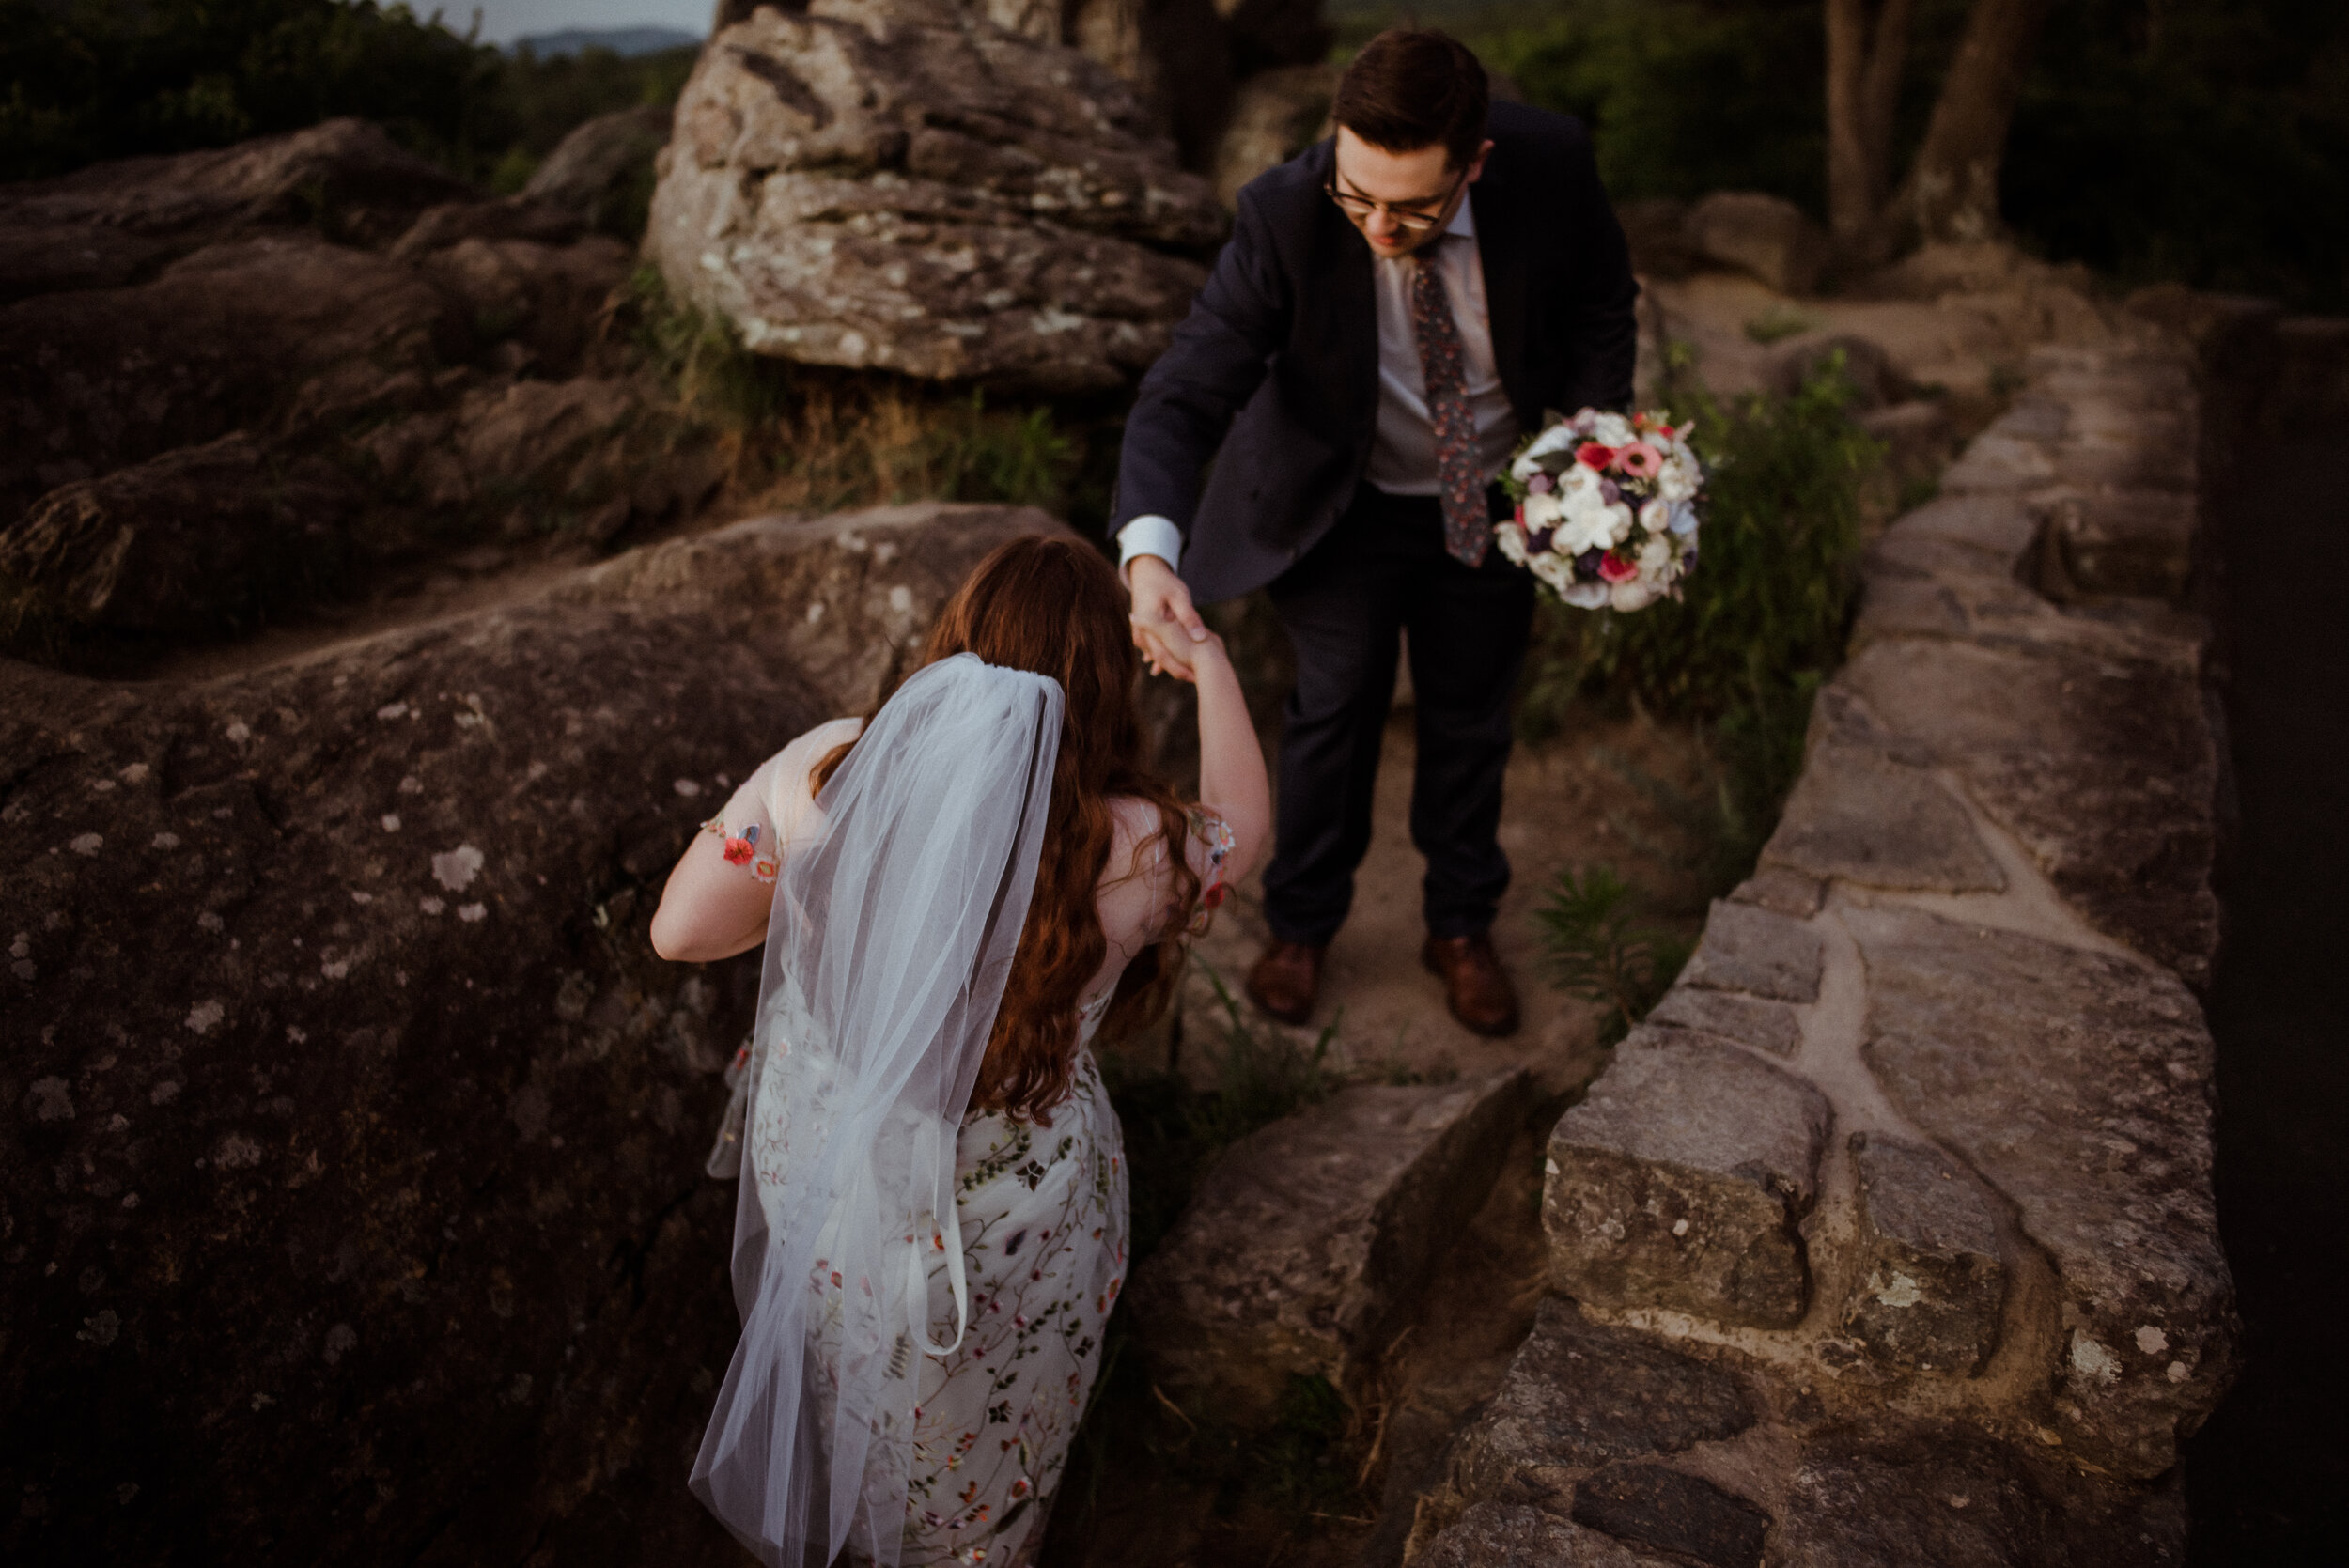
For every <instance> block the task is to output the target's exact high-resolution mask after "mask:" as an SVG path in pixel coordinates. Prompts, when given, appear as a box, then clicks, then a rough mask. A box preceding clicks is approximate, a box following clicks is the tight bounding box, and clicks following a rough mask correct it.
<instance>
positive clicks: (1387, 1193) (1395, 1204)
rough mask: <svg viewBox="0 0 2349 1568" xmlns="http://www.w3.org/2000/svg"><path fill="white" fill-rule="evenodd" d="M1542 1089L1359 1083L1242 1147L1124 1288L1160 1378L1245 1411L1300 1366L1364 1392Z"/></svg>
mask: <svg viewBox="0 0 2349 1568" xmlns="http://www.w3.org/2000/svg"><path fill="white" fill-rule="evenodd" d="M1531 1100H1532V1084H1531V1081H1530V1080H1529V1079H1527V1077H1526V1075H1525V1074H1524V1073H1523V1072H1521V1071H1518V1072H1504V1073H1493V1074H1487V1075H1485V1076H1483V1077H1479V1078H1473V1079H1461V1080H1459V1081H1458V1082H1456V1083H1451V1084H1445V1085H1442V1086H1440V1087H1426V1086H1410V1087H1403V1086H1393V1087H1390V1086H1384V1085H1378V1086H1359V1087H1355V1088H1350V1089H1344V1090H1340V1091H1339V1092H1338V1093H1337V1094H1333V1095H1331V1096H1330V1098H1329V1099H1328V1100H1327V1101H1325V1102H1324V1103H1323V1104H1321V1105H1319V1106H1316V1107H1314V1108H1313V1109H1312V1110H1307V1111H1305V1112H1303V1113H1302V1114H1299V1115H1297V1116H1291V1117H1287V1118H1284V1119H1283V1120H1281V1121H1279V1122H1275V1123H1274V1124H1272V1125H1271V1126H1268V1127H1265V1128H1262V1129H1260V1130H1258V1131H1257V1132H1255V1133H1252V1134H1251V1135H1250V1136H1249V1137H1247V1138H1245V1139H1243V1140H1241V1141H1239V1142H1238V1143H1237V1144H1235V1145H1234V1146H1233V1147H1232V1148H1231V1149H1230V1150H1228V1151H1226V1152H1225V1153H1224V1155H1223V1156H1222V1157H1221V1158H1220V1159H1219V1160H1218V1161H1217V1162H1216V1164H1215V1166H1214V1168H1213V1169H1212V1170H1210V1171H1209V1172H1208V1173H1207V1175H1206V1178H1205V1179H1204V1180H1202V1181H1201V1182H1200V1184H1199V1189H1198V1191H1197V1192H1196V1193H1195V1194H1194V1195H1193V1197H1192V1199H1191V1203H1190V1208H1188V1209H1187V1210H1185V1211H1184V1215H1183V1219H1181V1221H1180V1222H1179V1223H1178V1224H1177V1225H1176V1226H1175V1230H1174V1232H1173V1233H1172V1234H1170V1235H1168V1236H1167V1238H1166V1239H1165V1241H1164V1242H1162V1243H1161V1244H1160V1245H1159V1248H1158V1250H1155V1251H1154V1252H1152V1253H1151V1254H1150V1256H1149V1257H1148V1259H1146V1260H1145V1261H1144V1262H1143V1265H1142V1266H1141V1267H1140V1268H1139V1269H1138V1270H1137V1271H1136V1273H1135V1276H1134V1281H1133V1284H1132V1286H1131V1288H1130V1289H1129V1290H1128V1293H1127V1296H1126V1304H1127V1310H1128V1312H1131V1313H1132V1316H1133V1324H1134V1331H1135V1333H1136V1335H1137V1336H1138V1338H1139V1340H1140V1343H1141V1345H1142V1348H1143V1351H1144V1352H1145V1353H1146V1354H1147V1355H1148V1357H1149V1358H1150V1361H1151V1366H1152V1369H1153V1375H1154V1377H1155V1378H1156V1379H1157V1380H1158V1381H1159V1383H1160V1384H1161V1385H1162V1386H1163V1387H1165V1388H1166V1389H1167V1390H1168V1391H1169V1392H1170V1393H1172V1394H1173V1395H1174V1396H1175V1398H1177V1399H1178V1400H1193V1401H1196V1402H1198V1403H1199V1406H1200V1407H1201V1408H1202V1409H1211V1410H1213V1411H1214V1413H1215V1414H1216V1415H1217V1416H1219V1417H1220V1418H1222V1419H1225V1420H1230V1421H1239V1422H1242V1423H1251V1422H1258V1421H1264V1420H1266V1419H1267V1418H1268V1417H1269V1416H1270V1415H1271V1414H1272V1412H1273V1410H1274V1408H1275V1407H1276V1406H1277V1405H1278V1404H1279V1402H1280V1398H1281V1395H1282V1393H1283V1390H1284V1389H1285V1388H1286V1386H1287V1383H1288V1380H1289V1379H1290V1378H1291V1377H1296V1376H1306V1377H1310V1376H1322V1377H1326V1378H1328V1379H1329V1380H1330V1382H1331V1383H1332V1384H1335V1385H1336V1386H1338V1387H1339V1388H1340V1389H1343V1390H1345V1391H1346V1392H1347V1393H1349V1394H1356V1393H1360V1392H1361V1391H1362V1390H1363V1389H1364V1387H1365V1384H1366V1381H1367V1379H1368V1378H1369V1377H1370V1376H1371V1375H1372V1374H1375V1372H1376V1371H1377V1366H1378V1362H1379V1358H1381V1357H1382V1356H1383V1355H1384V1354H1385V1353H1386V1351H1387V1349H1388V1348H1389V1342H1390V1341H1392V1338H1393V1337H1394V1335H1395V1334H1396V1333H1398V1332H1399V1331H1400V1330H1401V1329H1402V1327H1404V1325H1405V1324H1407V1323H1408V1322H1409V1321H1410V1318H1411V1315H1412V1314H1413V1313H1414V1312H1416V1311H1417V1309H1418V1306H1419V1304H1420V1298H1421V1296H1422V1293H1423V1291H1424V1290H1425V1289H1426V1288H1427V1286H1428V1284H1429V1282H1430V1281H1429V1271H1430V1270H1431V1269H1432V1268H1433V1267H1434V1265H1435V1264H1436V1261H1437V1259H1438V1257H1439V1255H1440V1254H1441V1252H1442V1250H1443V1248H1444V1245H1445V1244H1446V1243H1447V1242H1448V1241H1450V1240H1451V1238H1452V1237H1454V1236H1455V1235H1456V1234H1459V1232H1460V1230H1461V1229H1462V1228H1463V1227H1464V1226H1465V1225H1466V1224H1467V1222H1468V1220H1469V1219H1470V1217H1471V1216H1473V1215H1474V1214H1475V1212H1476V1210H1477V1208H1478V1207H1479V1206H1480V1205H1481V1204H1482V1203H1484V1201H1485V1197H1486V1194H1487V1193H1488V1192H1489V1191H1490V1190H1491V1188H1492V1185H1493V1182H1494V1179H1495V1178H1496V1177H1497V1176H1498V1175H1499V1173H1500V1169H1501V1165H1500V1162H1501V1157H1502V1155H1503V1154H1505V1153H1506V1151H1507V1149H1508V1146H1509V1139H1510V1134H1511V1133H1512V1132H1513V1131H1514V1130H1515V1129H1516V1128H1517V1126H1520V1125H1521V1124H1522V1121H1523V1118H1524V1116H1525V1113H1526V1111H1527V1110H1529V1109H1530V1104H1531Z"/></svg>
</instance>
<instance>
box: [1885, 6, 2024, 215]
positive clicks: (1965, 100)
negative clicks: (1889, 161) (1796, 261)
mask: <svg viewBox="0 0 2349 1568" xmlns="http://www.w3.org/2000/svg"><path fill="white" fill-rule="evenodd" d="M2050 3H2051V0H1974V9H1973V14H1972V15H1970V16H1968V18H1967V19H1966V37H1965V39H1964V40H1963V41H1962V42H1960V43H1959V44H1958V46H1957V57H1956V58H1955V59H1953V60H1952V61H1951V62H1950V70H1949V74H1948V75H1947V76H1945V77H1943V78H1942V81H1941V96H1940V98H1939V100H1938V101H1936V102H1935V104H1934V106H1933V119H1932V121H1931V122H1930V123H1929V124H1928V125H1927V126H1926V127H1925V139H1924V144H1923V145H1922V146H1921V147H1919V148H1918V149H1917V157H1916V161H1915V162H1914V163H1911V164H1910V165H1909V169H1908V178H1907V179H1906V180H1905V181H1904V182H1903V183H1902V186H1901V191H1900V194H1898V195H1897V196H1895V197H1894V198H1893V200H1892V203H1891V206H1890V209H1889V210H1888V211H1887V214H1886V216H1887V219H1888V221H1889V225H1890V227H1892V228H1893V229H1894V231H1895V232H1896V234H1897V235H1898V236H1899V237H1901V238H1914V239H1918V240H1987V239H1989V238H1991V237H1992V236H1994V235H1996V234H1997V233H1998V232H1999V159H2000V157H2001V156H2002V155H2003V153H2004V152H2005V149H2006V132H2007V127H2008V125H2009V124H2010V123H2011V122H2012V121H2013V120H2014V118H2015V94H2016V92H2017V91H2018V90H2019V89H2020V87H2021V85H2022V74H2023V67H2024V65H2025V64H2026V63H2027V62H2028V61H2029V60H2030V52H2031V47H2032V45H2034V44H2035V43H2037V42H2038V40H2039V26H2040V23H2042V22H2044V21H2046V16H2047V10H2048V8H2049V5H2050Z"/></svg>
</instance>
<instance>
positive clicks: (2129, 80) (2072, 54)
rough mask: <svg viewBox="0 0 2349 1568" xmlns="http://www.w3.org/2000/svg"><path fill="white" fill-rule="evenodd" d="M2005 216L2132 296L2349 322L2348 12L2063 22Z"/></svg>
mask: <svg viewBox="0 0 2349 1568" xmlns="http://www.w3.org/2000/svg"><path fill="white" fill-rule="evenodd" d="M2001 199H2002V201H2003V203H2004V207H2005V213H2006V217H2007V220H2008V221H2009V222H2010V223H2012V224H2014V225H2015V226H2016V227H2017V228H2018V229H2019V230H2020V231H2021V232H2022V233H2024V234H2025V235H2027V236H2029V237H2030V239H2031V240H2032V241H2035V242H2036V243H2037V244H2038V245H2040V246H2041V247H2043V248H2044V249H2045V250H2046V252H2047V254H2048V255H2050V256H2056V257H2059V258H2061V259H2067V260H2069V259H2075V258H2077V259H2078V260H2082V261H2085V262H2087V263H2089V264H2090V265H2091V266H2092V267H2095V268H2098V269H2099V270H2101V271H2104V272H2109V273H2112V274H2114V275H2115V276H2116V277H2117V278H2118V279H2119V280H2120V281H2122V282H2123V283H2129V284H2138V283H2147V282H2153V281H2156V280H2160V279H2170V278H2174V279H2177V280H2180V281H2182V282H2186V283H2189V284H2193V285H2196V286H2198V287H2206V288H2217V289H2226V290H2232V291H2237V292H2248V293H2258V294H2265V295H2270V296H2274V297H2279V298H2281V299H2283V300H2286V301H2287V302H2290V303H2295V304H2299V305H2305V306H2310V307H2314V308H2318V309H2326V310H2336V311H2338V310H2342V309H2349V6H2344V5H2342V4H2341V3H2340V0H2076V3H2075V4H2071V5H2065V6H2059V7H2057V8H2055V10H2054V12H2053V13H2052V14H2051V15H2050V17H2049V18H2048V22H2047V30H2046V35H2045V37H2044V39H2043V40H2042V42H2041V44H2040V53H2039V58H2038V61H2037V64H2036V66H2035V69H2034V70H2032V71H2031V74H2030V77H2029V78H2028V79H2027V80H2026V81H2025V84H2024V87H2023V96H2022V100H2021V101H2020V103H2019V104H2018V105H2017V106H2016V110H2015V129H2014V132H2013V133H2012V134H2011V136H2010V137H2009V140H2008V145H2007V157H2006V164H2005V180H2004V186H2003V189H2002V191H2001Z"/></svg>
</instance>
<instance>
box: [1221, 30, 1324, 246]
mask: <svg viewBox="0 0 2349 1568" xmlns="http://www.w3.org/2000/svg"><path fill="white" fill-rule="evenodd" d="M1338 76H1339V71H1338V68H1337V67H1336V66H1334V65H1330V64H1326V63H1325V64H1317V65H1299V66H1283V67H1282V68H1281V69H1280V70H1268V71H1265V72H1263V73H1262V74H1260V75H1256V76H1252V77H1250V78H1249V79H1248V80H1247V81H1245V82H1243V83H1241V84H1240V86H1239V89H1238V91H1237V93H1235V94H1234V96H1233V100H1232V116H1231V120H1230V123H1229V124H1228V125H1227V126H1226V127H1225V128H1224V132H1223V134H1222V137H1221V139H1220V140H1219V141H1218V142H1217V143H1216V148H1215V166H1214V168H1213V170H1212V171H1211V173H1212V175H1213V178H1214V179H1215V194H1216V196H1217V198H1218V199H1219V200H1221V202H1222V203H1223V205H1224V206H1225V207H1227V208H1231V209H1233V210H1237V209H1238V206H1239V188H1240V187H1241V186H1243V185H1245V184H1247V183H1248V182H1249V181H1250V180H1252V179H1255V178H1256V177H1257V176H1258V175H1260V174H1262V173H1264V172H1265V171H1266V170H1267V169H1269V168H1272V167H1274V166H1275V165H1277V164H1281V163H1287V162H1288V161H1289V160H1290V159H1291V158H1294V157H1296V156H1297V155H1298V154H1299V152H1302V151H1303V150H1304V149H1305V148H1306V147H1308V146H1310V145H1311V144H1312V143H1314V142H1315V141H1317V140H1319V139H1320V138H1321V136H1322V134H1323V133H1324V132H1325V131H1326V130H1327V128H1328V126H1329V121H1330V101H1331V100H1332V99H1333V98H1334V97H1336V95H1337V90H1338Z"/></svg>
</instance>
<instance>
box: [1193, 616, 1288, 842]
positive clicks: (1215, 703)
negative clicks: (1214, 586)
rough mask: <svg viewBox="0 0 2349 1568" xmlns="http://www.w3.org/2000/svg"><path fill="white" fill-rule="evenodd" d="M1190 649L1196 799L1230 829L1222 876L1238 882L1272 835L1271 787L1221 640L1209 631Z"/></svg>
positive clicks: (1245, 702) (1254, 730)
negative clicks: (1195, 697) (1195, 704)
mask: <svg viewBox="0 0 2349 1568" xmlns="http://www.w3.org/2000/svg"><path fill="white" fill-rule="evenodd" d="M1189 651H1190V655H1191V678H1192V680H1193V681H1194V682H1195V683H1196V684H1197V686H1198V688H1199V803H1200V804H1201V805H1203V806H1205V807H1206V808H1207V810H1209V811H1211V812H1213V813H1214V814H1215V815H1218V816H1221V818H1222V819H1223V822H1224V825H1225V826H1226V827H1228V828H1230V829H1231V831H1232V846H1231V849H1230V851H1229V853H1227V854H1226V855H1225V856H1224V857H1223V865H1222V876H1221V879H1222V880H1223V881H1225V882H1237V881H1238V880H1239V879H1240V878H1241V877H1245V876H1247V875H1248V873H1249V871H1250V869H1251V868H1252V867H1253V866H1254V865H1255V863H1256V862H1257V861H1258V860H1259V859H1260V858H1261V857H1262V856H1263V854H1264V850H1265V846H1266V844H1267V843H1268V841H1269V840H1270V838H1271V836H1272V788H1271V785H1270V784H1269V783H1268V781H1267V779H1266V777H1265V766H1264V749H1263V748H1262V747H1261V746H1259V745H1258V744H1257V742H1256V726H1255V723H1254V722H1253V721H1252V720H1251V719H1250V718H1249V717H1248V701H1247V699H1246V698H1245V697H1243V696H1242V695H1241V694H1240V689H1239V676H1238V675H1237V674H1235V673H1234V672H1233V669H1232V660H1231V657H1230V655H1229V654H1228V653H1227V652H1226V651H1225V649H1224V646H1223V639H1222V638H1221V637H1218V636H1216V635H1214V634H1213V633H1212V632H1211V633H1209V634H1208V635H1207V637H1206V640H1204V641H1202V642H1198V643H1194V644H1191V645H1190V650H1189Z"/></svg>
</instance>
